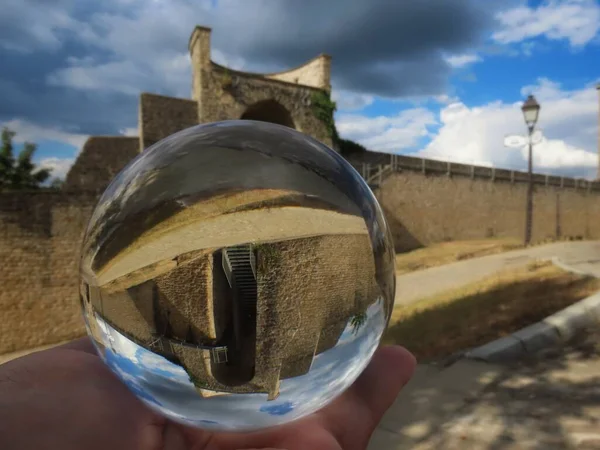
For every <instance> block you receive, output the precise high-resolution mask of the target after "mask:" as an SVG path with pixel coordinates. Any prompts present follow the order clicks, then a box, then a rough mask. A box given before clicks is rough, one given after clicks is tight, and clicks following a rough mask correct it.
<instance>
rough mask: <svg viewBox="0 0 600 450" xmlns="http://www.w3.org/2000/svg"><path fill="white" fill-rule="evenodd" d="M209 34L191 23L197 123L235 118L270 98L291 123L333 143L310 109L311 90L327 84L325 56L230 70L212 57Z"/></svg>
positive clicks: (193, 90)
mask: <svg viewBox="0 0 600 450" xmlns="http://www.w3.org/2000/svg"><path fill="white" fill-rule="evenodd" d="M210 34H211V30H210V29H209V28H205V27H196V29H195V30H194V32H193V33H192V35H191V37H190V42H189V51H190V57H191V61H192V98H193V99H194V100H195V101H196V102H197V105H198V122H199V123H206V122H217V121H222V120H235V119H240V118H241V117H242V115H243V114H244V112H246V110H247V109H248V108H249V107H250V106H252V105H255V104H257V103H259V102H262V101H265V100H274V101H276V102H277V103H279V104H280V105H281V106H283V107H284V108H285V109H286V110H287V111H288V112H289V113H290V114H291V116H292V120H293V122H294V128H296V129H297V130H299V131H302V132H303V133H306V134H308V135H310V136H312V137H314V138H316V139H318V140H320V141H322V142H324V143H325V144H327V145H329V146H331V145H332V142H331V137H330V136H329V134H328V132H327V128H326V126H325V124H323V122H321V121H320V120H319V119H318V118H317V117H316V116H315V114H314V112H313V110H312V108H311V97H312V95H313V94H314V93H315V92H320V91H323V90H329V89H330V70H331V59H330V58H329V57H328V56H327V55H320V56H318V57H317V58H315V59H313V60H311V61H309V62H308V63H307V64H305V65H303V66H301V67H299V68H296V69H293V70H291V71H288V72H281V73H278V74H268V75H263V74H252V73H248V72H241V71H235V70H231V69H228V68H226V67H223V66H220V65H218V64H215V63H214V62H212V60H211V57H210V56H211V52H210ZM290 77H291V79H290Z"/></svg>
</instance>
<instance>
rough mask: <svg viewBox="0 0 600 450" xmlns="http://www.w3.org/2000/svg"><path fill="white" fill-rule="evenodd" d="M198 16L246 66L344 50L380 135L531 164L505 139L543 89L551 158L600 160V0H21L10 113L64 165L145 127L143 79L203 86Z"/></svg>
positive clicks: (14, 21) (4, 86)
mask: <svg viewBox="0 0 600 450" xmlns="http://www.w3.org/2000/svg"><path fill="white" fill-rule="evenodd" d="M196 24H201V25H205V26H210V27H212V28H213V34H212V58H213V60H215V61H216V62H219V63H222V64H226V65H228V66H230V67H232V68H236V69H242V70H249V71H259V72H270V71H277V70H284V69H286V68H289V67H294V66H297V65H299V64H301V63H302V62H303V61H306V60H308V59H310V58H312V57H314V56H316V55H317V54H319V53H321V52H326V53H329V54H331V56H332V84H333V95H334V98H335V99H336V100H337V102H338V106H339V108H338V112H337V114H336V119H337V123H338V127H339V129H340V132H341V134H342V135H343V136H344V137H347V138H351V139H354V140H357V141H359V142H361V143H363V144H364V145H365V146H367V148H369V149H371V150H375V151H384V152H394V153H410V154H419V155H422V156H426V157H432V158H438V159H445V160H453V161H460V162H472V163H476V164H484V165H492V164H493V165H496V166H501V167H506V168H513V169H523V168H524V167H525V157H524V152H523V151H522V150H521V149H506V148H504V147H503V145H502V141H503V137H504V136H505V135H506V134H512V133H522V132H524V125H523V120H522V117H521V113H520V111H519V109H518V108H519V106H520V102H521V101H522V100H523V99H524V97H525V96H526V95H527V94H529V93H533V94H535V95H536V97H537V98H538V100H539V101H540V103H541V105H542V111H541V116H540V123H539V125H540V127H541V128H542V129H543V131H544V135H545V137H546V140H545V141H544V142H543V143H541V144H540V145H538V146H537V148H536V152H535V159H534V164H535V166H536V170H537V171H539V172H543V173H561V174H564V175H571V176H578V177H590V176H594V175H595V172H596V167H597V165H598V164H597V148H598V109H599V108H598V105H599V103H598V95H597V92H596V90H595V84H596V83H597V82H598V81H600V53H599V52H600V38H599V30H600V4H599V2H598V1H597V0H550V1H529V2H527V1H525V0H497V1H490V2H488V1H486V2H483V1H481V0H428V1H427V2H387V1H384V0H332V1H329V2H327V3H323V2H320V1H318V0H305V1H303V2H296V1H291V0H281V1H278V2H272V1H269V0H252V1H244V2H242V1H241V0H197V1H196V0H194V1H192V0H173V1H169V2H167V1H166V0H151V1H150V0H148V1H146V0H107V1H105V2H78V1H75V0H57V1H54V2H39V1H35V0H5V2H3V14H2V15H1V16H0V60H2V61H3V70H2V71H1V72H0V97H1V98H2V99H3V101H2V102H1V104H0V122H1V125H4V126H9V127H11V128H13V129H14V130H15V131H17V132H18V138H19V139H21V140H24V139H27V140H31V141H35V142H37V143H38V144H39V151H38V155H37V158H38V161H39V162H40V163H43V164H44V165H47V166H50V167H54V168H55V174H56V175H58V176H64V174H65V172H66V171H67V170H68V168H69V167H70V165H71V164H72V162H73V160H74V158H76V156H77V153H78V151H79V149H80V147H81V145H82V144H83V142H84V141H85V139H86V138H87V136H89V135H95V134H99V135H115V134H117V135H118V134H135V133H136V126H137V123H136V122H137V102H138V95H139V93H140V92H142V91H148V92H154V93H159V94H166V95H172V96H178V97H187V98H189V96H190V86H191V78H190V65H189V57H188V55H187V42H188V38H189V35H190V33H191V31H192V29H193V26H194V25H196Z"/></svg>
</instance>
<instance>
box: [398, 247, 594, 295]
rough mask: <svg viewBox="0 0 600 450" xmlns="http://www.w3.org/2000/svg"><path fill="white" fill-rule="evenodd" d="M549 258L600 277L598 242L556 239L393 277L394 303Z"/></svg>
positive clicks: (435, 292) (433, 293)
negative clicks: (394, 279) (558, 240)
mask: <svg viewBox="0 0 600 450" xmlns="http://www.w3.org/2000/svg"><path fill="white" fill-rule="evenodd" d="M552 258H558V259H559V261H561V262H563V263H565V264H567V265H569V266H570V267H574V268H576V269H579V270H581V271H583V272H586V273H592V274H597V275H598V276H600V241H578V242H559V243H555V244H548V245H542V246H539V247H532V248H528V249H522V250H514V251H510V252H506V253H500V254H496V255H489V256H484V257H482V258H475V259H470V260H467V261H460V262H456V263H452V264H447V265H444V266H439V267H432V268H431V269H425V270H421V271H417V272H412V273H408V274H405V275H401V276H399V277H397V279H396V299H395V305H396V306H397V305H408V304H410V303H413V302H415V301H417V300H420V299H422V298H426V297H430V296H433V295H436V294H438V293H440V292H443V291H445V290H448V289H453V288H457V287H460V286H464V285H466V284H470V283H474V282H476V281H479V280H481V279H483V278H486V277H488V276H490V275H493V274H495V273H497V272H499V271H501V270H505V269H515V268H519V267H523V266H525V265H527V264H529V263H530V262H532V261H535V260H537V259H552Z"/></svg>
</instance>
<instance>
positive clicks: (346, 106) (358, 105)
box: [331, 89, 375, 111]
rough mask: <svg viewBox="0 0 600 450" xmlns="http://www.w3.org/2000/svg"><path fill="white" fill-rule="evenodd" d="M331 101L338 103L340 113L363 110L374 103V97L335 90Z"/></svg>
mask: <svg viewBox="0 0 600 450" xmlns="http://www.w3.org/2000/svg"><path fill="white" fill-rule="evenodd" d="M331 99H332V100H333V101H334V102H336V104H337V109H338V111H355V110H359V109H363V108H364V107H366V106H369V105H370V104H372V103H373V101H374V100H375V98H374V97H373V96H372V95H365V94H357V93H355V92H350V91H345V90H340V89H334V90H333V92H332V93H331Z"/></svg>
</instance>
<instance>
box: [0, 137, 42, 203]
mask: <svg viewBox="0 0 600 450" xmlns="http://www.w3.org/2000/svg"><path fill="white" fill-rule="evenodd" d="M15 134H16V133H15V132H14V131H12V130H10V129H8V128H6V127H5V128H3V129H2V147H0V191H5V190H27V189H38V188H39V187H40V185H41V184H42V183H44V182H45V181H46V180H48V178H49V177H50V169H37V168H36V165H35V164H34V163H33V162H32V158H33V154H34V153H35V151H36V149H37V147H36V145H35V144H32V143H31V142H25V144H24V145H23V149H22V150H21V151H20V152H19V154H18V155H17V156H16V157H15V151H14V145H13V138H14V137H15Z"/></svg>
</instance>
